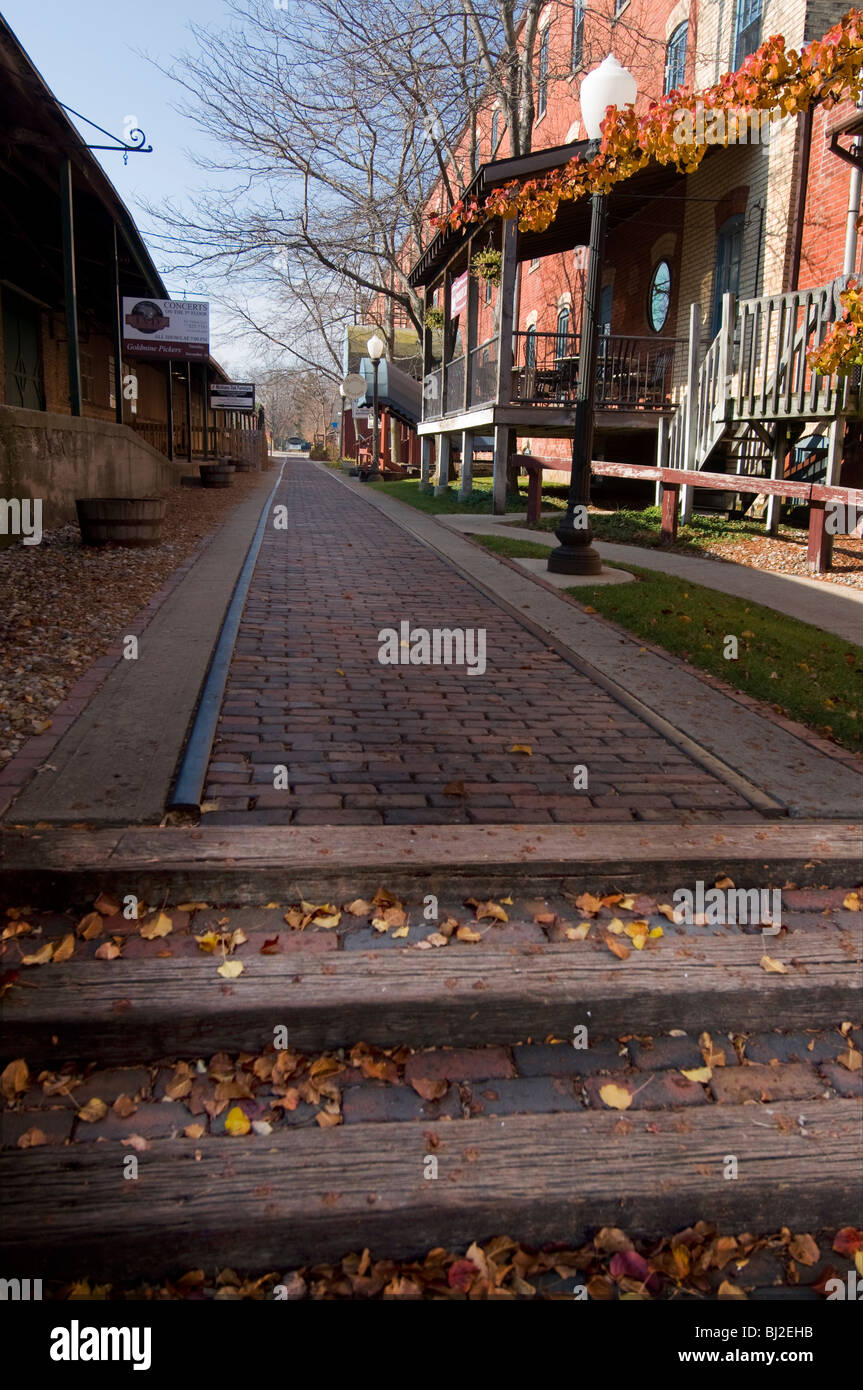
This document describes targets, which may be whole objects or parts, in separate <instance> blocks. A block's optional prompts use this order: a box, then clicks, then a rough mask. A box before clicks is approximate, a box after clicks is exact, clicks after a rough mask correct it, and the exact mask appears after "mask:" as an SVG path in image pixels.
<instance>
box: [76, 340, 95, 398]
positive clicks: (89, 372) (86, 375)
mask: <svg viewBox="0 0 863 1390" xmlns="http://www.w3.org/2000/svg"><path fill="white" fill-rule="evenodd" d="M79 362H80V371H81V400H82V401H87V402H88V403H89V404H90V405H92V404H93V354H92V353H90V352H82V353H81V354H80V356H79Z"/></svg>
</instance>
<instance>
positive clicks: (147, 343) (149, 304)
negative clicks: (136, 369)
mask: <svg viewBox="0 0 863 1390" xmlns="http://www.w3.org/2000/svg"><path fill="white" fill-rule="evenodd" d="M123 351H124V353H128V355H129V356H130V357H165V358H169V357H180V358H183V359H186V360H188V359H193V360H203V359H205V358H206V357H207V356H208V355H209V351H210V306H209V304H208V303H207V301H206V300H199V299H124V300H123Z"/></svg>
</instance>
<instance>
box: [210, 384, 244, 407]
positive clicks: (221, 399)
mask: <svg viewBox="0 0 863 1390" xmlns="http://www.w3.org/2000/svg"><path fill="white" fill-rule="evenodd" d="M254 408H255V387H254V384H253V383H252V382H250V381H249V382H246V381H226V382H220V381H214V382H213V383H212V385H211V386H210V409H211V410H254Z"/></svg>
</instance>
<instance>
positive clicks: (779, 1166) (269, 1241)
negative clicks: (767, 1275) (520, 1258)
mask: <svg viewBox="0 0 863 1390" xmlns="http://www.w3.org/2000/svg"><path fill="white" fill-rule="evenodd" d="M800 1112H801V1102H800V1101H792V1102H783V1103H778V1104H771V1105H770V1106H766V1105H728V1106H725V1105H716V1106H713V1107H711V1108H710V1109H709V1110H701V1111H700V1112H699V1114H698V1116H697V1119H694V1120H693V1119H691V1118H689V1117H687V1116H686V1115H685V1113H681V1112H679V1111H678V1112H673V1113H666V1114H663V1115H661V1116H658V1117H657V1116H656V1115H652V1116H651V1115H646V1114H638V1115H621V1114H618V1113H615V1112H608V1113H605V1112H595V1113H594V1112H585V1113H575V1114H554V1115H541V1116H537V1115H527V1116H514V1117H510V1118H506V1119H500V1118H498V1119H491V1118H489V1119H465V1120H453V1121H450V1122H449V1123H439V1122H438V1123H435V1124H434V1125H432V1124H430V1122H429V1121H419V1122H417V1121H405V1122H401V1123H387V1124H374V1125H357V1126H340V1127H338V1128H332V1129H325V1130H323V1129H314V1130H297V1129H290V1130H276V1131H274V1133H273V1134H272V1135H269V1136H256V1135H249V1136H245V1137H242V1138H234V1139H231V1138H228V1137H224V1138H215V1137H206V1138H202V1139H199V1140H191V1139H184V1140H177V1139H170V1140H161V1141H159V1140H153V1141H151V1142H150V1146H149V1148H148V1149H146V1150H144V1151H142V1152H139V1153H137V1154H136V1155H135V1156H136V1158H137V1160H138V1175H137V1178H136V1179H135V1180H131V1179H130V1180H127V1181H124V1179H123V1172H122V1168H123V1161H124V1159H125V1158H126V1157H127V1156H129V1155H130V1154H131V1153H132V1150H131V1149H129V1148H122V1149H121V1148H120V1146H119V1145H118V1144H110V1143H107V1142H106V1143H101V1144H93V1145H92V1146H86V1147H85V1146H81V1147H79V1146H77V1145H72V1146H71V1147H66V1148H62V1149H54V1150H53V1151H50V1150H48V1149H45V1148H35V1149H27V1150H22V1151H16V1152H13V1153H11V1154H8V1155H5V1156H4V1157H3V1158H2V1159H0V1183H2V1186H0V1191H2V1200H3V1203H4V1208H5V1210H4V1245H5V1250H4V1259H5V1261H6V1267H7V1268H8V1269H14V1270H15V1272H16V1275H17V1276H19V1277H21V1276H24V1277H31V1276H39V1275H42V1274H44V1272H45V1270H48V1269H49V1270H50V1271H51V1277H52V1278H53V1279H63V1278H74V1277H82V1276H89V1277H91V1278H94V1279H95V1280H96V1281H97V1282H101V1281H103V1280H105V1279H114V1278H134V1279H141V1278H148V1277H164V1276H165V1275H166V1274H168V1273H174V1274H177V1273H182V1272H183V1271H185V1270H188V1269H190V1268H196V1267H202V1268H204V1269H213V1268H214V1267H215V1268H218V1267H222V1266H225V1265H227V1266H231V1267H233V1268H236V1269H238V1270H247V1269H256V1270H257V1271H259V1272H260V1271H262V1270H267V1269H276V1270H284V1269H286V1268H289V1267H291V1266H294V1265H301V1264H304V1263H307V1262H313V1263H317V1262H320V1261H325V1260H329V1259H333V1260H335V1259H339V1258H341V1257H342V1256H343V1255H344V1254H345V1253H346V1252H347V1251H349V1250H362V1249H364V1248H366V1247H369V1248H370V1249H371V1250H372V1253H373V1255H385V1256H387V1257H391V1258H395V1259H398V1258H403V1257H409V1256H413V1255H420V1254H424V1253H425V1251H426V1250H428V1249H430V1248H431V1247H433V1246H439V1245H444V1246H447V1247H449V1248H453V1247H457V1246H460V1245H466V1244H468V1243H469V1242H470V1241H472V1240H477V1239H478V1240H483V1239H485V1238H487V1237H488V1236H490V1235H496V1234H499V1233H501V1232H506V1233H507V1234H508V1235H510V1236H512V1237H514V1238H515V1239H518V1240H521V1241H524V1242H525V1243H529V1244H532V1245H536V1246H539V1245H541V1244H543V1243H544V1242H547V1241H551V1240H555V1241H559V1240H564V1241H567V1242H568V1243H570V1244H576V1243H577V1242H579V1241H581V1240H583V1239H584V1238H585V1236H586V1233H587V1231H588V1228H589V1229H590V1230H595V1229H596V1228H597V1227H601V1226H619V1227H623V1228H624V1229H626V1230H627V1231H628V1232H629V1233H630V1234H633V1235H639V1236H646V1237H654V1236H656V1237H658V1236H663V1235H667V1233H668V1232H669V1231H671V1230H679V1229H681V1228H682V1227H684V1226H686V1225H690V1224H694V1223H695V1222H696V1221H698V1220H703V1219H706V1220H709V1221H711V1222H713V1223H715V1224H716V1225H717V1226H718V1227H719V1228H720V1229H723V1228H724V1229H725V1230H727V1231H740V1230H744V1229H752V1230H754V1231H757V1230H767V1229H779V1228H780V1227H782V1226H785V1225H788V1226H792V1227H793V1229H794V1230H817V1229H819V1228H822V1227H829V1228H832V1229H835V1228H836V1227H837V1226H841V1225H843V1224H847V1223H850V1222H852V1221H853V1220H855V1219H856V1216H857V1214H858V1213H859V1210H860V1197H861V1191H860V1187H861V1184H860V1176H859V1175H860V1172H861V1161H860V1160H861V1137H860V1136H861V1125H860V1120H861V1112H860V1104H859V1103H858V1102H856V1101H846V1100H829V1101H811V1102H806V1104H805V1124H804V1125H803V1126H801V1124H800V1123H799V1122H798V1120H799V1116H800ZM729 1155H733V1156H734V1157H735V1158H736V1159H737V1163H738V1169H739V1173H740V1180H739V1181H730V1180H726V1177H725V1174H726V1171H727V1164H728V1156H729ZM429 1157H434V1158H435V1159H436V1160H437V1165H438V1175H437V1178H436V1179H435V1178H431V1177H426V1176H424V1174H425V1173H427V1172H429V1171H431V1169H430V1166H429V1164H428V1159H429Z"/></svg>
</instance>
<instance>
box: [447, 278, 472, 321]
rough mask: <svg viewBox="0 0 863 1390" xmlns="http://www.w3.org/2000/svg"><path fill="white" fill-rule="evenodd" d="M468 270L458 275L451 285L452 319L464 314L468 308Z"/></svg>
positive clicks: (450, 309) (450, 306)
mask: <svg viewBox="0 0 863 1390" xmlns="http://www.w3.org/2000/svg"><path fill="white" fill-rule="evenodd" d="M467 279H468V273H467V271H466V270H465V271H463V272H462V274H461V275H458V276H457V277H456V278H455V280H453V282H452V284H451V285H450V287H449V316H450V318H451V319H454V318H457V317H458V315H459V314H463V313H464V311H465V309H466V308H467Z"/></svg>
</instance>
